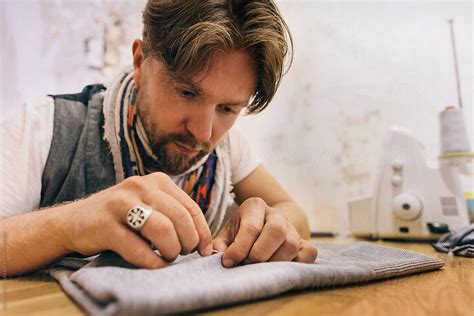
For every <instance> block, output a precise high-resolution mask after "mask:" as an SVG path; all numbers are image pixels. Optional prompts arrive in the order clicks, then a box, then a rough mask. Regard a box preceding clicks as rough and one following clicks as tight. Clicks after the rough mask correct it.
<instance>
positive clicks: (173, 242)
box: [0, 172, 212, 275]
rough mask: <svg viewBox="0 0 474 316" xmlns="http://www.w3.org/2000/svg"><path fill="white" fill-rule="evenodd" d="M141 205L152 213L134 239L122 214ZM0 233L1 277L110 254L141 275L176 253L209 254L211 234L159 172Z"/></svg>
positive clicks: (15, 220) (6, 222) (12, 221)
mask: <svg viewBox="0 0 474 316" xmlns="http://www.w3.org/2000/svg"><path fill="white" fill-rule="evenodd" d="M143 204H145V205H148V206H150V207H151V208H153V209H154V211H152V213H151V215H150V217H149V218H148V220H147V221H146V223H145V224H144V226H143V228H142V229H141V230H140V234H137V233H136V232H135V231H133V230H132V229H131V228H130V227H129V226H128V225H127V223H126V222H127V213H128V210H130V209H131V208H132V207H135V206H137V205H143ZM0 232H1V237H0V242H1V243H0V255H1V257H0V267H2V269H5V273H6V274H7V275H16V274H21V273H26V272H31V271H34V270H37V269H38V268H41V267H44V266H46V265H48V264H49V263H51V262H53V261H54V260H55V259H58V258H60V257H62V256H64V255H65V254H67V253H71V252H79V253H81V254H83V255H88V256H90V255H94V254H98V253H100V252H102V251H104V250H113V251H115V252H117V253H118V254H119V255H121V256H122V257H123V258H124V259H125V260H127V261H128V262H130V263H132V264H134V265H136V266H138V267H141V268H147V269H152V268H160V267H164V266H166V265H167V262H171V261H174V260H175V259H176V257H177V256H178V254H180V253H181V254H187V253H190V252H192V251H194V250H197V251H198V252H199V253H200V254H201V255H206V256H207V255H211V254H212V237H211V231H210V230H209V227H208V226H207V223H206V219H205V218H204V215H203V213H202V211H201V210H200V208H199V206H198V205H197V204H196V203H195V202H194V201H193V200H192V199H191V198H190V197H189V196H188V195H187V194H186V193H185V192H184V191H182V190H181V189H180V188H179V187H177V186H176V185H175V184H174V182H173V181H172V180H171V179H170V178H169V177H168V176H167V175H165V174H163V173H159V172H157V173H154V174H150V175H147V176H143V177H130V178H127V179H126V180H124V181H122V182H121V183H119V184H117V185H115V186H113V187H110V188H108V189H106V190H104V191H101V192H98V193H96V194H94V195H92V196H90V197H88V198H85V199H82V200H78V201H75V202H71V203H68V204H63V205H58V206H54V207H51V208H48V209H42V210H39V211H34V212H30V213H26V214H22V215H17V216H13V217H10V218H7V219H3V220H0ZM146 239H147V240H149V241H151V242H152V243H153V244H154V245H155V246H156V248H157V249H158V250H159V251H160V254H159V255H158V254H156V253H155V252H154V251H153V249H152V248H151V247H150V246H149V244H148V243H147V242H146ZM4 259H6V262H4Z"/></svg>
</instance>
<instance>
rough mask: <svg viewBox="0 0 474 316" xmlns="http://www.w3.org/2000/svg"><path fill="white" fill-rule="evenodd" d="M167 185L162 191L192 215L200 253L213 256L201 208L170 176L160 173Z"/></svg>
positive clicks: (210, 238)
mask: <svg viewBox="0 0 474 316" xmlns="http://www.w3.org/2000/svg"><path fill="white" fill-rule="evenodd" d="M159 176H161V177H162V178H163V179H165V180H164V182H166V183H167V185H163V186H161V187H160V190H162V191H163V192H165V193H167V194H169V195H170V196H172V197H174V198H175V199H176V200H177V201H178V202H179V203H180V204H181V205H183V206H184V207H185V208H186V210H187V211H188V212H189V214H190V215H191V218H192V220H193V222H194V225H195V227H196V230H197V233H198V235H199V245H198V248H197V250H198V252H199V254H200V255H201V256H209V255H211V254H212V234H211V230H210V229H209V226H208V225H207V222H206V218H205V217H204V214H203V213H202V210H201V208H200V207H199V205H197V204H196V202H194V201H193V199H191V198H190V197H189V195H187V194H186V192H184V191H183V190H181V189H180V188H179V187H178V186H177V185H176V184H175V183H174V182H173V181H172V180H171V179H170V178H169V177H168V176H166V175H164V174H162V173H159Z"/></svg>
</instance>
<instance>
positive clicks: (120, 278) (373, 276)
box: [50, 242, 444, 315]
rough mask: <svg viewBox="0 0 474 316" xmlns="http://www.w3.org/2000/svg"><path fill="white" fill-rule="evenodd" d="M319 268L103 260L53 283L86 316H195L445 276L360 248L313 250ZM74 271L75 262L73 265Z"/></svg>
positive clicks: (58, 273) (431, 261)
mask: <svg viewBox="0 0 474 316" xmlns="http://www.w3.org/2000/svg"><path fill="white" fill-rule="evenodd" d="M316 247H317V248H318V251H319V255H318V258H317V259H316V262H315V263H314V264H303V263H295V262H268V263H258V264H249V265H242V266H238V267H234V268H230V269H226V268H224V267H222V265H221V254H215V255H212V256H210V257H203V258H202V257H199V256H198V255H197V254H191V255H188V256H183V257H179V258H178V259H177V260H176V261H175V262H174V263H173V264H172V265H170V266H169V267H167V268H163V269H157V270H145V269H134V268H132V267H131V266H130V265H129V264H127V263H126V262H125V261H123V260H122V259H121V258H120V257H118V256H117V255H115V254H113V253H110V252H108V253H105V254H103V255H101V256H100V257H98V258H96V259H95V260H93V261H92V262H90V263H88V264H86V263H87V261H83V264H86V265H85V266H84V267H82V268H81V269H79V270H78V271H76V272H73V271H70V270H66V269H64V267H65V266H67V264H64V262H62V263H61V268H58V267H56V268H52V269H51V270H50V273H51V275H52V276H53V277H54V278H55V279H56V280H58V281H59V283H60V284H61V286H62V288H63V289H64V291H65V292H66V293H67V294H68V295H70V296H71V297H72V299H74V300H75V301H76V302H77V303H78V304H79V305H80V306H81V307H82V308H83V309H84V310H85V311H86V312H87V313H88V314H92V315H153V314H162V313H178V312H190V311H196V310H200V309H205V308H210V307H216V306H222V305H226V304H232V303H237V302H247V301H252V300H256V299H260V298H265V297H271V296H274V295H278V294H281V293H284V292H287V291H290V290H301V289H318V288H326V287H333V286H340V285H347V284H357V283H365V282H368V281H372V280H379V279H385V278H391V277H397V276H402V275H408V274H412V273H418V272H424V271H429V270H435V269H439V268H441V267H442V266H443V265H444V263H443V261H441V260H440V259H437V258H434V257H431V256H427V255H424V254H421V253H416V252H413V251H408V250H403V249H397V248H390V247H384V246H379V245H376V244H372V243H367V242H361V243H353V244H343V245H341V244H329V243H316ZM70 266H71V267H73V268H77V266H78V265H77V260H76V261H74V264H71V265H70Z"/></svg>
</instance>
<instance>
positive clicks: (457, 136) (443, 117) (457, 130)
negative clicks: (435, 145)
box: [439, 108, 471, 156]
mask: <svg viewBox="0 0 474 316" xmlns="http://www.w3.org/2000/svg"><path fill="white" fill-rule="evenodd" d="M439 122H440V140H441V155H442V156H443V155H446V156H450V155H453V154H456V153H458V154H459V153H470V152H471V144H470V141H469V137H468V134H467V129H466V124H465V122H464V114H463V110H462V109H460V108H456V109H453V108H448V109H446V110H444V111H442V112H440V113H439Z"/></svg>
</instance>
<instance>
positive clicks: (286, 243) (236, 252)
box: [213, 198, 318, 268]
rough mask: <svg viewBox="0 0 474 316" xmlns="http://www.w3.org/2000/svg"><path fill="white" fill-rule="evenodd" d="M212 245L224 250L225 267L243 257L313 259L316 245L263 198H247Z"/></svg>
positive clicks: (293, 259) (288, 259)
mask: <svg viewBox="0 0 474 316" xmlns="http://www.w3.org/2000/svg"><path fill="white" fill-rule="evenodd" d="M213 247H214V249H215V250H217V251H219V252H224V254H223V256H222V264H223V265H224V267H227V268H229V267H232V266H235V265H237V264H239V263H241V262H242V261H244V260H245V262H250V263H256V262H265V261H296V262H303V263H313V262H314V260H315V259H316V256H317V253H318V252H317V250H316V248H315V247H314V246H313V245H311V244H310V243H309V242H308V241H306V240H304V239H302V238H301V237H300V235H299V234H298V232H297V231H296V229H295V227H294V226H293V224H291V223H290V221H289V220H288V219H287V218H286V217H285V216H284V215H283V214H282V212H281V211H279V210H278V209H275V208H272V207H270V206H268V205H267V204H266V203H265V201H263V200H262V199H260V198H250V199H247V200H245V201H244V202H243V203H242V204H241V205H240V207H239V208H238V209H237V210H236V211H235V212H234V214H233V215H232V217H231V218H230V220H229V221H228V222H227V223H226V224H225V226H224V227H223V228H222V230H221V231H220V232H219V233H218V234H217V236H216V238H215V239H214V242H213Z"/></svg>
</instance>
